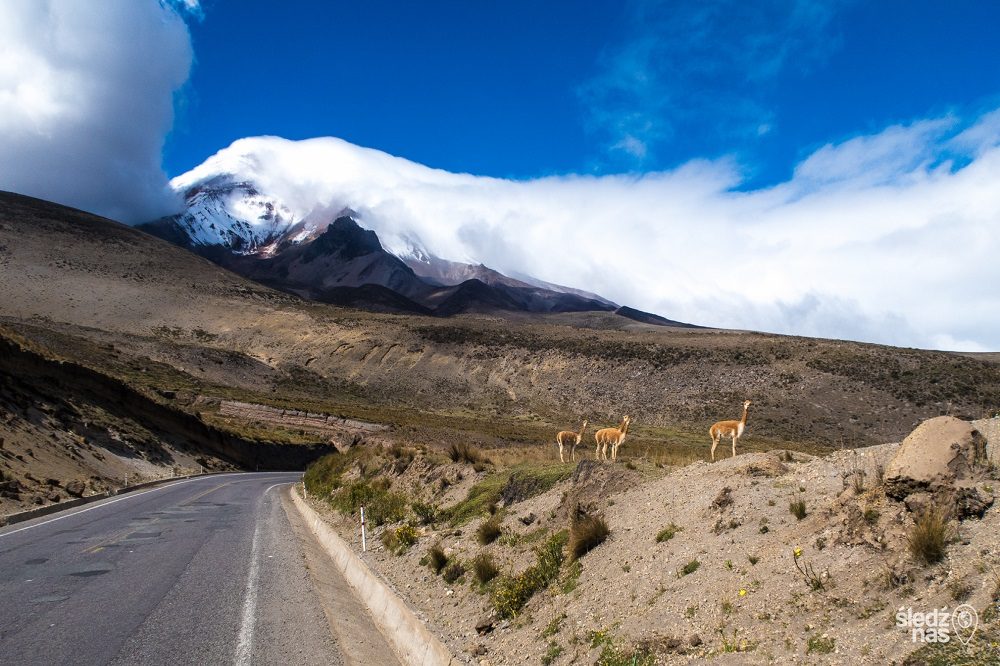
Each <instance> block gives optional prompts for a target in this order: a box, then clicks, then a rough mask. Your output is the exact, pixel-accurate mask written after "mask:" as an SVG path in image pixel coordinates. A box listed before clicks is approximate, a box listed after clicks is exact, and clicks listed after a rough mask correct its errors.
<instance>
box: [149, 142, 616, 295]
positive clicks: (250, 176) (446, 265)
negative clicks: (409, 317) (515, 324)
mask: <svg viewBox="0 0 1000 666" xmlns="http://www.w3.org/2000/svg"><path fill="white" fill-rule="evenodd" d="M467 178H471V177H469V176H463V175H456V174H449V173H447V172H443V171H438V170H434V169H429V168H427V167H423V166H421V165H418V164H414V163H412V162H409V161H407V160H403V159H401V158H396V157H392V156H390V155H387V154H385V153H381V152H379V151H374V150H370V149H365V148H359V147H357V146H353V145H351V144H348V143H346V142H343V141H339V140H337V139H315V140H310V141H298V142H292V141H285V140H283V139H276V138H272V137H261V138H253V139H243V140H240V141H237V142H236V143H234V144H233V145H232V146H230V147H229V148H227V149H225V150H222V151H220V152H219V153H217V154H216V155H214V156H213V157H211V158H209V159H208V160H207V161H206V162H205V163H203V164H202V165H200V166H198V167H196V168H195V169H193V170H191V171H189V172H188V173H186V174H183V175H181V176H179V177H177V178H175V179H174V180H173V181H172V182H171V185H172V187H173V188H174V189H175V190H176V191H177V193H178V194H180V195H181V196H182V197H183V200H184V202H185V209H184V210H183V211H182V212H180V213H179V214H177V215H174V216H171V217H168V218H163V219H160V220H156V221H154V222H150V223H148V224H145V225H142V226H143V228H145V229H146V230H147V231H151V232H152V233H154V234H156V235H159V236H161V237H164V238H166V239H168V240H171V241H172V242H174V243H177V244H179V245H183V246H185V247H188V248H189V249H193V250H195V251H197V252H200V253H202V254H204V255H206V256H209V257H210V258H212V259H214V260H217V261H219V262H220V263H224V264H226V265H229V266H230V267H231V268H234V269H235V270H239V271H240V272H243V273H247V274H250V273H252V274H253V275H254V277H255V279H262V275H261V270H258V269H255V270H252V271H251V270H249V268H248V267H249V266H250V264H251V263H252V262H250V261H238V260H237V258H239V257H247V258H249V257H255V258H258V259H273V258H275V257H277V256H278V255H280V254H282V253H285V252H288V251H289V250H290V249H291V248H294V247H295V246H298V245H302V244H307V243H310V242H312V241H315V240H316V239H318V238H320V237H321V236H322V235H323V234H324V232H325V231H327V229H328V227H329V225H330V224H331V223H333V222H334V221H335V220H339V219H341V218H345V217H346V218H349V219H350V220H352V221H353V222H355V223H357V224H358V225H359V226H361V227H364V228H368V229H371V230H374V231H375V232H376V233H377V238H378V241H376V242H377V243H379V246H380V250H382V249H384V250H385V251H386V252H387V253H388V254H390V255H392V256H394V257H396V258H398V259H399V260H401V261H402V262H403V263H404V264H405V265H406V266H408V267H409V268H410V269H412V272H413V273H414V274H415V275H416V276H418V277H419V278H421V283H422V284H425V285H432V286H436V287H446V286H454V285H458V284H461V283H463V282H466V281H468V280H478V281H479V282H482V283H484V284H486V285H489V286H502V287H506V288H513V289H520V290H536V291H538V290H541V291H551V292H555V293H564V294H571V295H574V296H576V297H579V298H580V299H582V300H583V301H594V302H597V303H600V304H601V306H602V307H601V309H610V308H613V307H614V306H615V304H614V303H612V302H611V301H609V300H607V299H603V298H601V297H599V296H597V295H595V294H590V293H588V292H585V291H582V290H578V289H572V288H568V287H561V286H559V285H555V284H551V283H548V282H544V281H542V280H537V279H535V278H532V277H530V276H527V275H521V276H519V278H518V279H514V278H511V277H508V276H507V275H504V274H503V273H501V272H500V271H497V270H494V269H493V268H489V267H487V266H485V265H483V263H481V262H480V261H479V260H478V259H477V258H476V257H472V256H470V255H469V254H468V249H467V248H466V249H465V250H464V254H462V253H460V252H457V251H456V244H455V243H453V242H445V243H442V242H441V239H440V238H436V239H434V244H435V245H443V246H444V247H443V248H442V249H441V252H443V253H450V254H451V255H452V256H455V255H456V254H458V256H461V257H462V258H463V259H465V261H456V260H453V259H445V258H442V256H440V255H439V254H437V253H436V252H435V251H432V250H430V249H428V243H425V241H424V239H423V238H422V237H421V236H422V234H421V232H419V231H417V230H416V229H415V228H414V226H413V225H412V224H408V221H410V220H411V218H412V215H411V214H406V213H405V212H403V213H400V212H397V211H399V210H400V209H402V208H405V207H406V199H405V193H406V191H407V190H412V189H413V188H418V187H426V184H427V183H428V182H439V181H440V180H441V179H445V180H448V181H450V182H452V184H454V185H458V186H460V185H461V184H462V183H463V182H464V180H465V179H467ZM373 182H378V183H379V187H380V188H381V194H379V196H377V197H376V199H375V200H376V203H375V205H372V201H373V197H372V183H373ZM425 230H426V227H425ZM435 250H437V248H435ZM269 263H272V264H273V263H275V262H269ZM258 268H259V267H258ZM328 268H329V269H330V270H331V271H332V274H335V275H340V276H342V277H343V281H342V282H341V283H340V284H341V285H342V286H349V287H355V286H360V284H362V283H363V282H360V283H359V282H358V281H359V279H362V280H363V278H358V277H357V276H354V277H350V278H349V277H347V276H348V274H349V273H350V271H346V272H345V271H344V270H333V269H332V268H330V267H328ZM308 273H309V275H310V276H311V277H310V279H311V280H313V281H319V282H322V283H323V284H324V285H325V288H331V287H332V286H333V285H332V284H331V282H332V281H333V282H335V280H332V279H331V278H330V276H329V275H328V276H327V277H326V278H324V279H320V276H319V275H318V274H317V270H316V268H315V267H313V268H311V269H310V270H309V271H308ZM363 274H364V275H365V276H367V277H368V278H370V281H372V282H373V283H377V284H382V285H383V286H389V285H388V284H387V283H386V280H382V279H376V277H374V276H373V275H372V274H371V271H369V272H365V273H363ZM299 279H300V280H301V279H305V278H304V277H302V276H299ZM263 281H267V280H263ZM297 286H298V288H300V289H301V287H302V285H301V284H298V285H297ZM389 287H390V288H392V289H394V290H395V291H397V292H399V293H402V294H403V295H404V296H406V297H407V298H410V297H412V296H413V295H414V294H411V293H407V290H406V289H403V290H400V289H397V288H396V287H395V286H389ZM418 291H419V290H418ZM418 300H419V299H418Z"/></svg>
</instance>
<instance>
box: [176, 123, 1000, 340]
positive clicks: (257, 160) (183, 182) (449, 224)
mask: <svg viewBox="0 0 1000 666" xmlns="http://www.w3.org/2000/svg"><path fill="white" fill-rule="evenodd" d="M962 131H963V130H962V127H961V124H960V123H959V122H958V121H957V120H956V119H954V118H948V119H938V120H929V121H924V122H918V123H914V124H912V125H910V126H906V127H900V126H896V127H890V128H888V129H886V130H885V131H884V132H882V133H879V134H876V135H873V136H865V137H856V138H853V139H850V140H848V141H845V142H843V143H841V144H838V145H829V146H825V147H823V148H821V149H820V150H819V151H817V152H816V153H815V154H813V155H811V156H809V157H807V158H806V159H805V160H804V161H803V163H802V164H801V165H800V166H799V168H798V169H797V170H796V171H795V176H794V178H793V179H792V180H790V181H789V182H787V183H783V184H781V185H778V186H775V187H771V188H768V189H762V190H756V191H750V192H746V191H737V190H735V189H734V188H736V187H737V186H739V185H740V182H741V181H740V174H739V173H738V171H737V170H736V168H735V167H734V165H733V163H732V162H731V161H727V160H720V161H694V162H690V163H688V164H686V165H684V166H682V167H680V168H678V169H675V170H673V171H669V172H660V173H649V174H645V175H641V176H638V175H617V176H602V177H596V176H561V177H549V178H542V179H537V180H531V181H510V180H502V179H496V178H484V177H477V176H471V175H467V174H453V173H448V172H445V171H440V170H435V169H430V168H428V167H425V166H422V165H419V164H414V163H412V162H409V161H407V160H404V159H401V158H396V157H392V156H390V155H387V154H385V153H381V152H379V151H375V150H370V149H365V148H359V147H357V146H353V145H351V144H348V143H346V142H343V141H340V140H338V139H330V138H327V139H312V140H308V141H299V142H292V141H285V140H283V139H278V138H273V137H263V138H253V139H244V140H241V141H238V142H236V143H235V144H233V146H231V147H230V148H228V149H226V150H224V151H221V152H220V153H219V154H218V155H216V156H215V157H213V158H212V159H210V160H209V161H208V162H206V164H204V165H203V166H201V167H199V168H198V169H195V170H194V171H192V172H190V173H189V174H185V175H184V176H182V177H180V178H178V179H176V180H175V184H176V185H177V186H178V187H184V186H187V185H190V184H191V183H193V182H195V181H197V180H198V179H199V178H204V177H207V176H209V175H211V174H215V173H219V172H233V173H238V174H242V175H243V176H246V177H251V178H253V179H255V180H256V181H257V182H258V184H259V185H260V186H261V188H262V189H263V190H264V191H266V192H268V193H271V194H274V195H276V196H278V197H279V198H280V199H282V200H284V201H285V202H286V203H289V204H290V205H291V206H292V208H293V209H295V208H297V210H298V214H299V215H305V214H306V213H308V212H309V211H310V210H311V209H312V208H313V207H314V206H317V205H332V206H335V207H341V206H350V207H352V208H354V209H355V210H357V211H359V212H360V213H361V215H362V219H363V221H364V222H365V223H366V224H367V225H368V226H370V227H372V228H373V229H375V230H376V231H377V232H378V233H379V235H380V237H381V238H382V239H383V242H384V243H385V244H386V245H387V246H389V247H390V248H391V249H394V250H395V251H398V252H402V251H405V248H406V247H407V243H408V241H409V239H412V238H414V237H416V238H419V240H420V241H421V242H422V243H423V244H424V245H425V246H426V247H427V248H428V249H430V250H431V251H432V252H434V253H437V254H439V255H440V256H443V257H445V258H448V259H453V260H459V261H482V262H484V263H486V264H487V265H490V266H493V267H495V268H497V269H499V270H501V271H504V272H507V273H514V274H517V273H521V274H529V275H534V276H536V277H538V278H541V279H543V280H547V281H550V282H556V283H561V284H566V285H570V286H574V287H580V288H584V289H589V290H591V291H595V292H597V293H600V294H602V295H604V296H607V297H608V298H611V299H613V300H615V301H617V302H619V303H625V304H629V305H632V306H635V307H639V308H643V309H646V310H651V311H654V312H658V313H660V314H663V315H665V316H668V317H671V318H674V319H680V320H683V321H689V322H694V323H699V324H706V325H713V326H720V327H727V328H744V329H755V330H768V331H775V332H783V333H794V334H803V335H814V336H823V337H833V338H846V339H855V340H865V341H872V342H883V343H890V344H897V345H904V346H919V347H932V348H941V347H945V348H962V349H982V348H989V349H995V350H996V349H1000V292H998V291H997V287H996V285H1000V261H997V257H1000V233H998V232H1000V188H998V187H997V186H996V183H997V182H1000V147H996V146H993V147H989V146H988V145H985V146H970V147H969V148H968V150H967V153H968V155H974V157H968V158H967V161H966V162H964V163H963V164H964V166H962V167H961V168H954V167H953V166H952V165H951V164H950V163H947V162H946V161H942V157H941V156H942V155H953V154H954V147H953V137H954V136H962ZM966 136H970V135H968V134H967V135H966Z"/></svg>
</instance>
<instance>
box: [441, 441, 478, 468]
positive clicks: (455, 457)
mask: <svg viewBox="0 0 1000 666" xmlns="http://www.w3.org/2000/svg"><path fill="white" fill-rule="evenodd" d="M448 457H449V458H450V459H451V461H452V462H464V463H469V464H470V465H475V464H476V463H482V462H485V460H484V459H483V454H482V452H481V451H480V450H479V449H477V448H476V447H475V446H472V445H471V444H468V443H465V442H455V443H452V445H451V446H449V447H448Z"/></svg>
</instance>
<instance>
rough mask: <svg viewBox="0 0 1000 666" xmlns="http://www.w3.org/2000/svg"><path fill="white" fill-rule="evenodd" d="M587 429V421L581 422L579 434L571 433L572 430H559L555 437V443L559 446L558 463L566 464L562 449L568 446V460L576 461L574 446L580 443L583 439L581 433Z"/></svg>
mask: <svg viewBox="0 0 1000 666" xmlns="http://www.w3.org/2000/svg"><path fill="white" fill-rule="evenodd" d="M586 429H587V420H586V419H584V420H583V425H582V426H580V432H573V431H572V430H560V431H559V433H558V434H557V435H556V443H557V444H559V462H566V461H565V460H563V447H564V446H569V447H570V450H569V459H570V460H576V445H577V444H579V443H580V440H581V439H583V431H584V430H586Z"/></svg>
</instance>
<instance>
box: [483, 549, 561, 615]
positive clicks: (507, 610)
mask: <svg viewBox="0 0 1000 666" xmlns="http://www.w3.org/2000/svg"><path fill="white" fill-rule="evenodd" d="M566 540H567V534H566V532H565V531H562V532H557V533H556V534H553V535H552V536H551V537H549V538H548V539H547V540H546V541H545V543H543V544H542V545H540V546H539V547H538V548H537V549H536V550H535V557H536V562H535V564H534V565H532V566H530V567H528V568H527V569H525V570H524V571H522V572H521V573H519V574H516V575H512V576H501V577H499V578H498V579H497V580H496V582H495V583H494V585H493V594H492V601H493V607H494V608H495V609H496V611H497V614H499V615H500V617H505V618H511V617H515V616H517V614H518V613H519V612H520V611H521V609H522V608H524V605H525V604H526V603H528V600H529V599H531V597H532V596H533V595H534V594H535V593H536V592H538V591H539V590H542V589H544V588H545V587H547V586H548V585H549V583H551V582H552V581H554V580H555V579H556V578H557V577H558V576H559V568H560V567H561V566H562V563H563V560H564V559H565V554H564V552H563V550H564V547H565V545H566Z"/></svg>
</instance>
